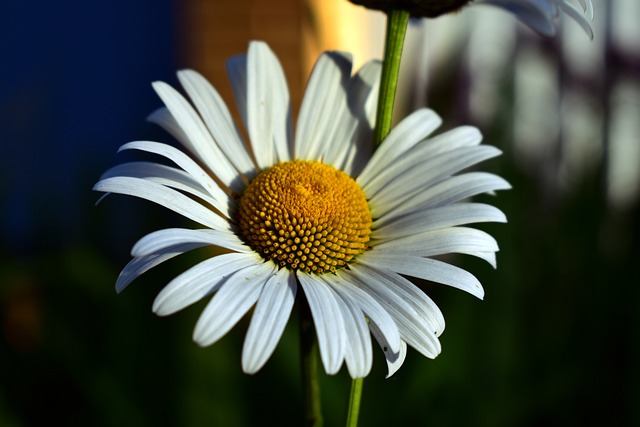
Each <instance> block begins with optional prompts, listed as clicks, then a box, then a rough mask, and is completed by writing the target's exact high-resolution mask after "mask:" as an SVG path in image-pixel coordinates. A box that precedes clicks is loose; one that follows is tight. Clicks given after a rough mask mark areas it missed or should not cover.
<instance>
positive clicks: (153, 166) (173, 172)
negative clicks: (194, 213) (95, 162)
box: [100, 162, 217, 206]
mask: <svg viewBox="0 0 640 427" xmlns="http://www.w3.org/2000/svg"><path fill="white" fill-rule="evenodd" d="M114 176H128V177H132V178H143V179H147V180H149V181H154V182H157V183H158V184H162V185H164V186H167V187H171V188H175V189H176V190H180V191H183V192H185V193H189V194H191V195H193V196H196V197H199V198H201V199H202V200H204V201H206V202H207V203H209V204H210V205H211V206H214V205H215V204H216V203H217V202H216V200H215V199H213V198H212V197H211V195H210V194H209V193H208V192H207V191H206V190H205V189H204V187H202V185H200V183H199V182H198V181H196V180H195V179H193V177H192V176H191V175H189V174H188V173H186V172H185V171H183V170H180V169H176V168H172V167H170V166H166V165H161V164H159V163H150V162H129V163H122V164H120V165H117V166H114V167H112V168H111V169H109V170H108V171H106V172H105V173H103V174H102V176H101V177H100V179H105V178H111V177H114Z"/></svg>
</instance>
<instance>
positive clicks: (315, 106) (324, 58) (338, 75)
mask: <svg viewBox="0 0 640 427" xmlns="http://www.w3.org/2000/svg"><path fill="white" fill-rule="evenodd" d="M351 62H352V61H351V56H350V55H349V54H346V53H343V52H325V53H323V54H322V55H320V57H319V58H318V61H317V62H316V64H315V66H314V68H313V71H312V72H311V76H310V77H309V81H308V83H307V87H306V89H305V92H304V98H303V100H302V105H301V107H300V114H299V118H298V123H297V128H296V137H295V141H296V146H295V156H296V158H298V159H303V160H319V159H320V156H321V154H322V149H323V146H324V145H326V144H329V143H330V141H332V133H333V129H334V128H335V127H336V123H339V122H340V121H341V117H342V116H343V115H345V114H350V113H349V112H348V111H347V99H346V90H347V87H348V84H349V79H350V77H351V65H352V64H351ZM343 143H347V141H343Z"/></svg>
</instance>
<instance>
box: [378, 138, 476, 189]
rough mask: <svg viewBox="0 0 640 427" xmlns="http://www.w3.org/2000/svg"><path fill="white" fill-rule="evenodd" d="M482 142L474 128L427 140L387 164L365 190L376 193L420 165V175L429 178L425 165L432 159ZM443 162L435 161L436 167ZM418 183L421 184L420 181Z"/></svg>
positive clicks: (430, 172) (428, 169)
mask: <svg viewBox="0 0 640 427" xmlns="http://www.w3.org/2000/svg"><path fill="white" fill-rule="evenodd" d="M481 141H482V134H481V133H480V131H479V130H478V129H476V128H474V127H470V126H462V127H458V128H456V129H453V130H450V131H448V132H445V133H443V134H440V135H438V136H435V137H432V138H429V139H427V140H426V141H424V142H421V143H419V144H417V145H416V146H414V147H412V148H411V149H410V150H407V151H406V152H405V153H404V155H402V156H400V157H398V158H397V160H396V161H394V162H393V163H391V164H389V166H388V167H386V168H384V169H382V170H380V171H379V172H378V174H376V175H375V176H374V177H373V178H372V179H371V180H370V181H369V182H368V183H367V185H366V188H368V189H369V192H371V191H377V189H380V188H382V187H384V186H385V185H386V184H387V183H389V182H393V181H394V180H395V179H396V178H397V177H398V176H401V175H403V174H404V173H405V172H406V171H407V170H409V169H411V168H413V167H415V166H416V165H421V169H422V171H423V172H422V173H423V174H424V175H427V176H431V174H432V171H431V169H430V167H431V165H429V164H427V162H429V161H430V160H431V162H432V163H433V159H439V157H438V156H439V155H440V154H442V153H446V152H449V151H452V150H456V149H460V148H463V147H473V146H475V145H478V144H480V142H481ZM442 163H443V162H439V161H436V162H435V164H436V165H440V164H442ZM419 182H422V180H420V181H419Z"/></svg>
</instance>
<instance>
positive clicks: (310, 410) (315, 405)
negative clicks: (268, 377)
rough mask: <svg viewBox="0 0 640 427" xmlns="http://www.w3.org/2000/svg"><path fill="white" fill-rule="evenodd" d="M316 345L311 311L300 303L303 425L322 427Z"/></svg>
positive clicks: (304, 304) (303, 303)
mask: <svg viewBox="0 0 640 427" xmlns="http://www.w3.org/2000/svg"><path fill="white" fill-rule="evenodd" d="M317 347H318V344H317V342H316V338H315V333H314V329H313V319H312V318H311V311H310V310H309V306H308V305H307V304H306V303H305V302H301V303H300V357H301V359H302V390H303V396H304V425H305V426H306V427H322V423H323V421H322V406H321V402H320V383H319V382H318V351H317Z"/></svg>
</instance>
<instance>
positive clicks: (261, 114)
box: [247, 41, 291, 169]
mask: <svg viewBox="0 0 640 427" xmlns="http://www.w3.org/2000/svg"><path fill="white" fill-rule="evenodd" d="M290 109H291V107H290V105H289V89H288V88H287V84H286V80H285V77H284V72H283V71H282V66H281V65H280V62H278V58H276V56H275V55H274V54H273V52H272V51H271V49H270V48H269V46H267V44H266V43H264V42H256V41H254V42H251V43H250V44H249V53H248V55H247V131H248V133H249V139H250V140H251V148H252V149H253V153H254V155H255V158H256V161H257V162H258V166H259V167H260V168H262V169H265V168H267V167H270V166H272V165H274V164H275V163H276V162H277V161H278V158H280V157H285V158H284V159H283V160H288V159H289V153H288V152H287V151H288V147H289V141H288V139H289V134H290V133H289V130H288V127H289V125H290V123H291V111H290Z"/></svg>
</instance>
